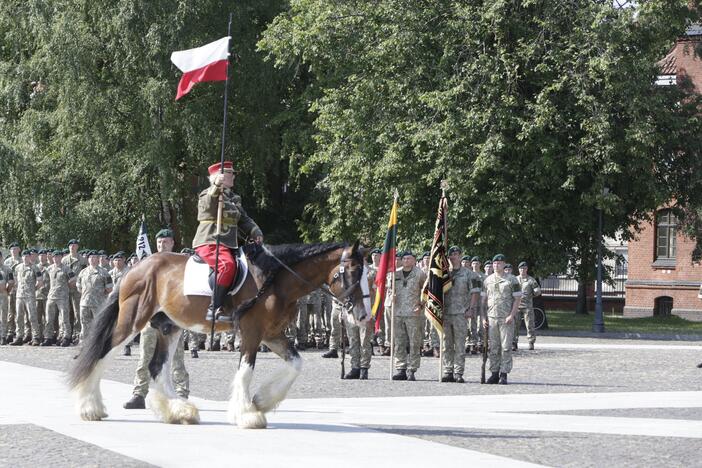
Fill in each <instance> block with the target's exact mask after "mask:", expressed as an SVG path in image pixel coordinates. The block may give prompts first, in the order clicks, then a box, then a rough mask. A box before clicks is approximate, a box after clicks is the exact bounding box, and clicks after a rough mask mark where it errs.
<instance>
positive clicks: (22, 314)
mask: <svg viewBox="0 0 702 468" xmlns="http://www.w3.org/2000/svg"><path fill="white" fill-rule="evenodd" d="M16 307H17V308H16V313H17V315H16V317H15V336H16V337H17V338H21V337H28V336H30V330H29V329H28V328H25V326H24V322H25V318H27V317H28V319H29V324H30V325H31V327H32V330H39V321H38V319H37V300H36V299H35V298H33V297H22V298H20V297H18V298H17V300H16ZM39 338H40V336H39V335H37V336H35V337H34V339H35V340H37V339H39Z"/></svg>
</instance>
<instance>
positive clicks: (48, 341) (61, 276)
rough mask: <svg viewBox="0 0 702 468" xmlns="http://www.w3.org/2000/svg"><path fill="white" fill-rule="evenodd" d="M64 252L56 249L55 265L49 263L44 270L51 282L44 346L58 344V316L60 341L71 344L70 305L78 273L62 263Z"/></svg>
mask: <svg viewBox="0 0 702 468" xmlns="http://www.w3.org/2000/svg"><path fill="white" fill-rule="evenodd" d="M62 259H63V252H62V251H60V250H56V251H54V257H53V265H49V266H48V267H47V268H46V271H45V272H44V279H45V280H46V281H47V282H48V283H49V291H48V293H47V295H46V324H47V325H46V327H45V329H44V341H43V342H42V344H41V345H42V346H51V345H53V344H56V340H55V339H54V337H53V334H54V329H53V324H54V321H55V320H56V316H57V315H58V318H59V337H60V338H61V342H60V343H59V344H60V345H61V346H63V347H67V346H70V345H71V314H70V307H69V305H68V300H69V299H68V298H69V295H70V287H71V286H73V285H74V284H75V282H76V279H77V278H76V275H75V274H73V271H71V269H70V268H68V267H67V266H66V265H63V264H62V263H61V260H62Z"/></svg>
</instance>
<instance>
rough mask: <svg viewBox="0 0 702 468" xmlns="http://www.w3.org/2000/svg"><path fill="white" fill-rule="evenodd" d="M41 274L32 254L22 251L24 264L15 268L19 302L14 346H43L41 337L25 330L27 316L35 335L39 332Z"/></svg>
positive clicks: (17, 303) (17, 304)
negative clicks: (34, 263)
mask: <svg viewBox="0 0 702 468" xmlns="http://www.w3.org/2000/svg"><path fill="white" fill-rule="evenodd" d="M41 277H42V275H41V272H40V271H39V270H38V269H37V268H36V267H35V266H34V265H32V254H31V252H30V251H29V250H24V251H22V263H20V264H19V265H17V267H15V280H16V282H17V302H16V307H17V309H16V312H15V313H16V320H15V339H14V341H13V342H12V343H10V344H11V345H12V346H22V344H24V343H30V344H31V345H32V346H38V345H39V344H41V338H40V336H39V335H38V334H37V335H34V336H32V335H31V332H30V330H29V329H28V328H25V314H26V315H28V316H29V322H30V324H31V328H32V330H33V331H34V333H37V331H38V330H39V322H38V318H37V302H36V301H37V297H36V291H37V288H40V287H41V286H42V280H41Z"/></svg>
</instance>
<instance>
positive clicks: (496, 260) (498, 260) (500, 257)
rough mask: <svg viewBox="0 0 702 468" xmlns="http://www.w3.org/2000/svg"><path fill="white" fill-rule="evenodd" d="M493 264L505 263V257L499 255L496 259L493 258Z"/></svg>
mask: <svg viewBox="0 0 702 468" xmlns="http://www.w3.org/2000/svg"><path fill="white" fill-rule="evenodd" d="M492 261H493V262H504V261H505V256H504V255H502V254H497V255H495V256H494V257H492Z"/></svg>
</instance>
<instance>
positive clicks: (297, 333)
mask: <svg viewBox="0 0 702 468" xmlns="http://www.w3.org/2000/svg"><path fill="white" fill-rule="evenodd" d="M307 311H308V309H307V304H300V305H299V306H298V308H297V315H296V316H295V320H293V321H292V322H291V323H290V338H292V339H293V340H294V341H295V343H297V344H307V336H308V330H307V325H308V314H307Z"/></svg>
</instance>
